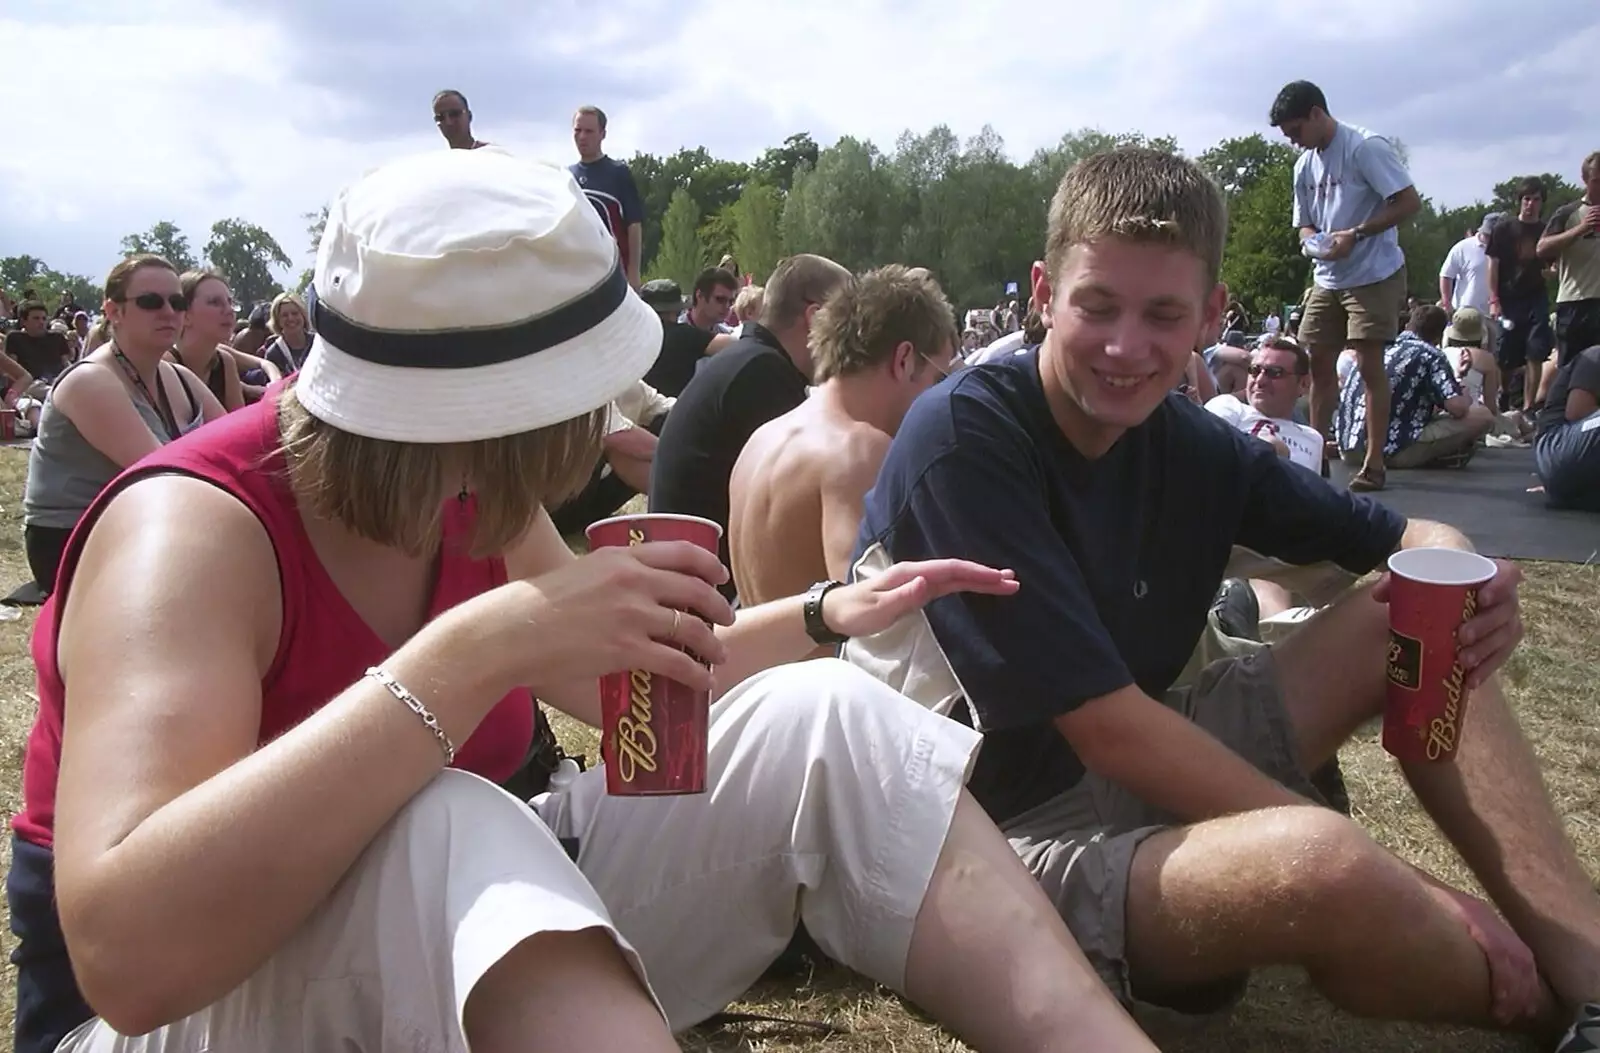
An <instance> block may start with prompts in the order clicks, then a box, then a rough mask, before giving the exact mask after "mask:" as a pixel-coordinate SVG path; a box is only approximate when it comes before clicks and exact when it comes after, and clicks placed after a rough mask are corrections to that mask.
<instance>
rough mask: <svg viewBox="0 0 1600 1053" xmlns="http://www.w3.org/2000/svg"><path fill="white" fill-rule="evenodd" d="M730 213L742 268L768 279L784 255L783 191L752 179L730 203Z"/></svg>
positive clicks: (736, 249) (735, 253) (762, 181)
mask: <svg viewBox="0 0 1600 1053" xmlns="http://www.w3.org/2000/svg"><path fill="white" fill-rule="evenodd" d="M727 215H728V220H729V224H728V225H729V229H730V231H731V233H732V238H733V249H732V251H733V258H734V259H735V260H736V261H737V262H738V264H739V269H740V270H741V271H743V272H744V273H745V274H753V275H758V276H760V278H761V280H765V278H766V276H767V275H769V274H771V273H772V269H773V268H774V267H776V266H777V265H778V261H779V260H781V259H782V258H783V192H782V191H781V190H779V189H778V188H777V187H775V186H772V185H769V184H768V183H766V182H765V181H764V180H762V179H760V178H757V179H753V180H751V181H750V182H748V183H746V184H745V187H744V190H743V191H742V192H741V193H740V194H739V199H738V200H737V201H735V202H734V203H733V204H732V205H730V206H729V207H728V212H727ZM719 258H720V257H719Z"/></svg>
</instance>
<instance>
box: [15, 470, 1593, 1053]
mask: <svg viewBox="0 0 1600 1053" xmlns="http://www.w3.org/2000/svg"><path fill="white" fill-rule="evenodd" d="M26 467H27V459H26V454H25V453H23V452H22V451H19V450H12V449H0V589H4V590H5V591H9V590H10V589H11V588H12V587H14V586H15V585H17V584H20V583H21V582H22V581H24V580H26V579H27V577H28V576H29V575H28V570H27V565H26V561H25V560H24V558H23V554H22V543H21V537H22V511H21V503H22V481H23V476H24V473H25V470H26ZM1524 569H1525V570H1526V572H1527V578H1528V580H1527V583H1526V584H1525V585H1524V587H1523V608H1524V615H1525V618H1526V621H1527V623H1528V635H1527V639H1526V641H1525V642H1524V644H1523V646H1522V648H1521V649H1520V650H1519V651H1518V653H1517V654H1516V655H1515V656H1514V657H1513V658H1512V660H1511V662H1510V664H1509V666H1508V667H1507V669H1506V673H1505V679H1506V682H1507V687H1508V690H1509V693H1510V696H1511V700H1512V703H1513V705H1514V706H1515V708H1516V710H1517V712H1518V714H1519V716H1520V718H1521V720H1522V722H1523V726H1524V727H1525V728H1526V730H1527V732H1528V734H1529V736H1530V738H1532V740H1533V742H1534V745H1535V748H1536V749H1537V750H1538V752H1539V755H1540V758H1541V760H1542V761H1543V763H1544V765H1545V771H1546V773H1547V777H1548V780H1549V783H1550V787H1551V793H1552V796H1553V797H1554V799H1555V802H1556V807H1557V809H1558V810H1559V811H1560V813H1561V814H1562V815H1563V816H1564V817H1565V818H1566V822H1567V827H1568V830H1569V831H1570V833H1571V836H1572V838H1573V839H1574V841H1575V842H1576V843H1577V845H1578V847H1579V850H1580V853H1581V854H1582V856H1583V858H1584V859H1585V860H1586V861H1587V862H1588V864H1589V866H1590V869H1591V871H1592V872H1593V871H1596V870H1600V719H1597V715H1600V683H1597V679H1596V670H1600V632H1597V631H1596V626H1600V568H1597V567H1594V566H1582V567H1578V566H1570V565H1564V564H1539V563H1530V564H1526V565H1525V566H1524ZM33 618H34V612H32V611H27V612H24V614H23V617H22V618H21V619H19V620H16V621H9V622H0V803H3V804H4V806H5V809H6V814H8V815H9V814H11V813H12V812H14V811H15V810H16V808H17V806H18V804H19V803H20V798H21V787H20V778H21V766H22V746H23V741H24V739H25V737H26V735H27V732H28V728H29V726H30V724H31V723H32V720H33V715H34V709H35V706H36V702H35V699H34V694H33V692H34V682H33V665H32V662H31V661H30V660H29V657H28V637H29V633H30V632H31V630H32V627H33ZM556 727H557V731H558V733H559V734H560V735H561V737H562V738H563V740H564V741H565V743H566V744H567V745H568V747H569V749H571V750H573V751H574V752H585V753H587V754H588V755H589V756H591V757H593V756H595V754H596V750H595V738H594V734H593V732H591V731H590V730H589V729H587V728H584V727H582V726H579V725H575V724H573V723H572V722H570V721H568V722H563V721H562V720H561V718H560V717H559V715H558V716H557V724H556ZM1343 762H1344V767H1345V777H1346V780H1347V781H1348V783H1349V788H1350V796H1351V799H1352V801H1353V804H1354V808H1355V815H1356V818H1357V819H1358V820H1359V821H1360V822H1361V823H1362V824H1363V825H1364V826H1365V827H1366V828H1367V829H1368V830H1370V831H1371V832H1372V834H1373V835H1374V836H1375V837H1376V838H1377V839H1378V840H1379V841H1381V842H1382V843H1383V844H1385V845H1387V846H1388V847H1389V848H1391V849H1392V850H1393V851H1395V852H1396V853H1398V854H1399V855H1400V856H1402V857H1404V858H1405V859H1407V860H1410V861H1411V862H1414V863H1416V864H1418V865H1420V866H1422V867H1424V868H1426V869H1428V870H1430V871H1431V872H1433V873H1434V874H1437V875H1440V876H1442V877H1444V878H1445V879H1447V880H1450V881H1452V882H1456V883H1460V884H1463V885H1464V886H1466V887H1470V878H1469V876H1468V875H1467V874H1466V872H1465V870H1464V869H1463V867H1462V866H1461V863H1460V861H1459V860H1458V859H1457V858H1456V857H1455V855H1454V853H1453V852H1452V850H1451V849H1450V847H1449V846H1448V845H1447V844H1446V843H1445V842H1444V841H1443V840H1442V839H1441V838H1440V837H1439V835H1438V834H1437V832H1436V831H1435V830H1434V828H1433V826H1432V824H1431V822H1430V821H1429V820H1428V818H1427V816H1426V815H1424V814H1423V813H1422V811H1421V810H1420V809H1419V808H1418V807H1417V806H1416V804H1415V803H1414V802H1413V800H1412V799H1411V797H1410V794H1409V792H1408V791H1407V790H1406V787H1405V786H1404V784H1403V783H1402V782H1401V781H1400V779H1399V776H1398V774H1397V770H1396V768H1395V767H1394V765H1393V764H1392V763H1390V761H1389V760H1388V758H1387V756H1386V755H1385V754H1384V753H1383V751H1382V750H1381V749H1380V748H1379V746H1378V744H1377V740H1376V736H1375V735H1374V734H1367V735H1363V736H1361V737H1360V738H1358V740H1357V741H1355V742H1353V743H1352V744H1351V745H1350V746H1349V747H1348V748H1347V749H1346V750H1345V751H1344V754H1343ZM4 844H5V847H4V848H3V849H0V853H3V854H0V864H9V855H10V851H9V839H7V840H6V841H5V842H4ZM0 928H3V927H0ZM11 942H12V941H11V938H10V933H9V931H6V932H4V933H3V934H0V949H4V950H5V951H7V952H8V953H9V951H10V947H11ZM7 971H8V973H9V967H8V969H7ZM14 987H15V984H14V980H13V978H12V977H11V976H10V975H7V976H5V977H3V978H0V1035H3V1036H4V1037H3V1038H0V1048H4V1049H9V1042H10V1033H11V1026H10V1025H11V1015H12V1001H13V998H14ZM734 1008H735V1009H737V1010H743V1011H749V1012H757V1013H764V1014H769V1015H773V1016H779V1017H784V1018H788V1019H792V1020H823V1021H828V1022H831V1023H834V1024H838V1025H842V1026H844V1027H845V1028H847V1032H846V1033H844V1034H838V1035H832V1036H828V1037H826V1038H817V1037H813V1036H812V1035H810V1034H807V1033H805V1032H803V1031H800V1030H797V1029H794V1028H787V1027H785V1026H783V1025H761V1026H749V1027H739V1028H735V1029H731V1030H729V1031H727V1032H721V1033H704V1032H702V1033H694V1034H690V1035H687V1036H685V1037H684V1039H683V1046H684V1048H685V1049H686V1050H691V1051H696V1053H732V1051H746V1050H748V1051H752V1053H787V1051H801V1050H808V1051H810V1050H816V1051H822V1050H827V1051H832V1053H868V1051H872V1053H879V1051H894V1053H952V1051H957V1050H964V1049H966V1047H965V1046H962V1045H961V1044H959V1043H958V1042H956V1041H954V1040H953V1039H951V1038H950V1037H949V1036H948V1035H946V1034H945V1033H943V1032H942V1031H941V1030H940V1029H939V1028H938V1027H936V1026H934V1025H932V1024H931V1023H929V1022H928V1021H927V1020H926V1019H925V1018H923V1017H922V1016H920V1015H919V1014H917V1013H916V1012H914V1011H912V1010H909V1009H908V1008H906V1007H905V1006H904V1005H903V1004H902V1003H901V1002H900V1001H899V1000H898V999H897V998H895V997H894V996H893V995H892V994H889V993H887V992H885V991H882V990H880V989H877V988H875V987H874V986H873V985H871V984H868V983H865V982H863V981H861V980H859V979H857V978H855V977H854V976H853V975H851V974H849V973H846V972H845V971H843V970H839V969H832V970H825V971H819V972H818V973H816V974H814V975H812V976H810V977H809V978H804V979H802V980H801V981H800V982H798V983H785V984H781V985H779V984H766V985H763V986H761V987H759V988H757V989H756V990H753V991H751V992H750V994H749V995H748V996H747V999H746V1001H744V1002H742V1003H740V1004H739V1005H738V1006H736V1007H734ZM1170 1048H1172V1049H1175V1050H1180V1051H1183V1053H1222V1051H1228V1053H1267V1051H1273V1053H1276V1051H1280V1050H1294V1051H1297V1053H1318V1051H1334V1050H1339V1051H1349V1050H1360V1051H1362V1053H1403V1051H1404V1053H1409V1051H1424V1050H1427V1051H1434V1050H1451V1051H1453V1053H1490V1051H1509V1050H1525V1049H1531V1048H1534V1047H1531V1046H1529V1045H1527V1044H1525V1043H1522V1042H1519V1041H1517V1040H1514V1039H1511V1038H1507V1037H1505V1036H1498V1035H1491V1034H1486V1033H1481V1032H1473V1031H1453V1030H1447V1029H1440V1028H1423V1027H1411V1026H1401V1025H1392V1024H1375V1023H1369V1022H1364V1021H1358V1020H1355V1019H1353V1018H1351V1017H1348V1016H1346V1015H1344V1014H1341V1013H1339V1012H1337V1011H1335V1010H1333V1009H1332V1008H1331V1007H1329V1006H1328V1004H1327V1003H1326V1002H1324V1001H1322V999H1320V998H1319V997H1318V996H1317V995H1316V994H1315V993H1313V992H1312V991H1311V990H1310V989H1309V988H1308V987H1307V986H1306V985H1305V983H1304V982H1303V980H1302V979H1301V977H1299V976H1298V975H1297V974H1295V973H1294V972H1293V971H1291V970H1275V971H1270V972H1266V973H1263V974H1262V975H1260V976H1258V977H1257V978H1256V980H1255V982H1254V983H1253V984H1252V986H1251V989H1250V993H1249V996H1248V998H1247V999H1246V1001H1245V1003H1244V1004H1243V1005H1242V1006H1241V1007H1240V1009H1239V1011H1238V1012H1237V1013H1236V1014H1234V1016H1233V1017H1232V1018H1231V1019H1230V1020H1228V1021H1227V1022H1225V1023H1223V1024H1220V1025H1219V1026H1218V1027H1216V1028H1214V1029H1213V1030H1211V1031H1209V1032H1207V1033H1206V1034H1203V1035H1200V1036H1195V1037H1193V1038H1191V1039H1189V1040H1187V1041H1186V1042H1185V1043H1184V1044H1181V1045H1175V1046H1172V1047H1170Z"/></svg>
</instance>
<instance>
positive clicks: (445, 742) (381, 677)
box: [366, 666, 456, 764]
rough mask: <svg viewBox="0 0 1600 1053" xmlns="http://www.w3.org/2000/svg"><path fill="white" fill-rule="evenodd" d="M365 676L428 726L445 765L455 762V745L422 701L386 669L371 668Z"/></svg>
mask: <svg viewBox="0 0 1600 1053" xmlns="http://www.w3.org/2000/svg"><path fill="white" fill-rule="evenodd" d="M366 675H367V676H369V677H371V678H372V679H373V680H376V681H377V682H378V683H380V684H382V685H383V686H384V687H385V688H387V689H388V691H389V694H391V695H393V696H394V697H395V698H398V699H399V700H400V701H401V702H402V703H403V704H404V705H405V707H406V708H407V709H409V710H411V712H413V713H415V714H416V715H417V717H418V719H420V720H421V721H422V722H423V723H424V724H426V725H427V726H428V730H429V731H431V732H433V737H434V738H436V739H438V740H439V749H441V750H443V751H444V762H445V763H446V764H454V763H455V760H456V745H455V743H453V742H451V741H450V736H449V734H448V733H446V731H445V730H444V728H443V727H441V726H440V724H439V718H438V717H436V716H434V715H433V711H432V710H431V709H429V708H428V707H427V706H425V705H423V704H422V699H420V698H418V697H417V696H416V695H413V694H412V693H411V692H410V691H409V690H407V689H406V686H405V685H404V684H402V683H401V682H400V681H398V680H396V679H395V678H394V677H392V676H390V675H389V671H388V670H386V669H380V668H379V667H378V666H373V667H372V668H370V669H368V670H367V674H366Z"/></svg>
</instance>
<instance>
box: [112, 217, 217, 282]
mask: <svg viewBox="0 0 1600 1053" xmlns="http://www.w3.org/2000/svg"><path fill="white" fill-rule="evenodd" d="M122 251H123V252H124V253H125V254H127V255H129V256H136V255H138V254H140V253H145V252H153V253H155V254H156V255H157V256H160V257H162V258H163V259H165V260H166V261H167V262H168V263H170V264H172V265H173V266H174V267H176V268H178V273H179V274H182V273H183V272H184V271H192V270H194V269H195V268H196V267H198V266H199V264H198V262H197V261H196V260H195V258H194V252H193V251H192V250H191V249H190V248H189V239H188V237H186V236H185V235H184V233H183V231H181V230H179V229H178V225H177V224H176V223H174V222H172V220H170V219H163V220H161V221H160V222H158V223H157V224H155V226H153V227H151V228H150V229H149V230H147V231H145V232H144V233H143V234H128V235H125V236H124V237H123V239H122Z"/></svg>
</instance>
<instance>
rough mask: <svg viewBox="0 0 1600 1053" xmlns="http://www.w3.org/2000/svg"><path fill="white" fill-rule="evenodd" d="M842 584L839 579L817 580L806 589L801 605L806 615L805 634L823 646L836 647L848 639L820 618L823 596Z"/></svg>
mask: <svg viewBox="0 0 1600 1053" xmlns="http://www.w3.org/2000/svg"><path fill="white" fill-rule="evenodd" d="M842 584H844V583H843V582H839V581H819V582H817V583H816V584H815V585H813V586H811V587H810V588H809V589H807V590H806V595H805V603H804V604H803V605H802V606H801V611H802V612H804V614H805V617H806V635H807V636H809V637H811V639H812V640H814V641H816V642H817V643H818V644H820V645H821V646H823V647H836V646H838V645H839V644H842V643H844V642H845V641H846V640H848V639H850V637H848V636H844V635H841V634H840V633H836V632H834V631H833V630H832V629H830V628H828V623H827V622H825V621H823V620H822V599H823V597H824V596H826V595H828V593H830V592H832V591H833V590H834V589H837V588H838V587H839V586H840V585H842Z"/></svg>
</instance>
